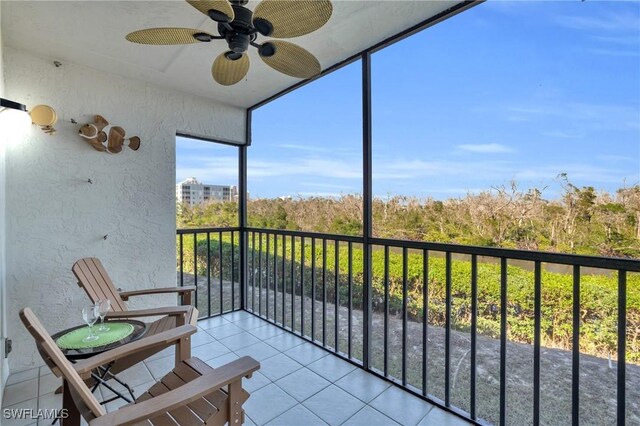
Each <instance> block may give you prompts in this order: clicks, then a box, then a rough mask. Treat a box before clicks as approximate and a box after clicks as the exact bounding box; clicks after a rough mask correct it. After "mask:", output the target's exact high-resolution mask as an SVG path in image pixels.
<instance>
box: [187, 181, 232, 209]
mask: <svg viewBox="0 0 640 426" xmlns="http://www.w3.org/2000/svg"><path fill="white" fill-rule="evenodd" d="M237 199H238V187H237V186H234V185H231V186H230V185H209V184H205V183H200V182H198V180H197V179H196V178H188V179H186V180H184V181H182V182H180V183H179V184H177V185H176V200H177V201H178V202H179V203H185V204H188V205H189V206H190V207H193V206H195V205H197V204H204V203H207V202H210V201H236V200H237Z"/></svg>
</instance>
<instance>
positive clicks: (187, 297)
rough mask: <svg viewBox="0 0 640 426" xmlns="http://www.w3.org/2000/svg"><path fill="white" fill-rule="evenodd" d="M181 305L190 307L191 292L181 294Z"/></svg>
mask: <svg viewBox="0 0 640 426" xmlns="http://www.w3.org/2000/svg"><path fill="white" fill-rule="evenodd" d="M182 305H191V292H187V293H182Z"/></svg>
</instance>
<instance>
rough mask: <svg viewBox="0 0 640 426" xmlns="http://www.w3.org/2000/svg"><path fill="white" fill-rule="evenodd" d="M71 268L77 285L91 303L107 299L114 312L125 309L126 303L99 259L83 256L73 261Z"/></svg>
mask: <svg viewBox="0 0 640 426" xmlns="http://www.w3.org/2000/svg"><path fill="white" fill-rule="evenodd" d="M71 270H72V271H73V274H74V275H75V276H76V278H77V279H78V285H79V286H80V287H82V288H83V289H84V291H85V292H86V293H87V296H89V299H91V301H92V302H93V303H95V302H97V301H98V300H101V299H109V300H111V309H112V310H113V311H114V312H123V311H126V310H127V305H125V303H124V301H123V300H122V297H120V294H119V293H118V290H117V289H116V286H115V285H113V281H111V278H109V274H107V271H106V270H105V269H104V266H102V262H100V259H97V258H95V257H85V258H84V259H80V260H78V261H77V262H76V263H74V264H73V267H72V268H71Z"/></svg>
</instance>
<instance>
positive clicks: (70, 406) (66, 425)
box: [60, 380, 80, 426]
mask: <svg viewBox="0 0 640 426" xmlns="http://www.w3.org/2000/svg"><path fill="white" fill-rule="evenodd" d="M62 386H63V390H62V409H63V410H64V412H63V418H62V419H61V422H60V423H61V424H62V425H63V426H80V412H79V411H78V407H76V404H75V402H73V398H72V397H71V391H70V389H69V384H68V383H67V381H66V380H64V384H63V385H62ZM65 416H66V417H65Z"/></svg>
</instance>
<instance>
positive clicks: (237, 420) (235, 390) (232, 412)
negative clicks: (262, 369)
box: [227, 380, 243, 425]
mask: <svg viewBox="0 0 640 426" xmlns="http://www.w3.org/2000/svg"><path fill="white" fill-rule="evenodd" d="M241 392H242V380H236V381H235V382H231V383H229V394H228V398H227V400H228V402H229V410H228V413H229V425H241V424H242V422H243V412H242V406H241V405H240V395H241Z"/></svg>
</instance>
